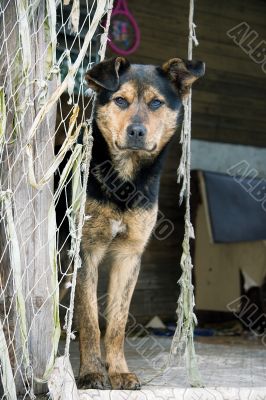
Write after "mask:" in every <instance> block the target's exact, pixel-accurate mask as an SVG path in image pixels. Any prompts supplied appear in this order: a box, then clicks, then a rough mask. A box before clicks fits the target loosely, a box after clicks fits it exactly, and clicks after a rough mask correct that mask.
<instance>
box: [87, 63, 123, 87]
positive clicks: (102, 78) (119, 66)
mask: <svg viewBox="0 0 266 400" xmlns="http://www.w3.org/2000/svg"><path fill="white" fill-rule="evenodd" d="M129 65H130V64H129V62H128V60H127V59H126V58H124V57H116V58H111V59H109V60H106V61H102V62H100V63H99V64H96V65H94V66H93V67H92V68H91V69H90V70H89V71H88V72H87V73H86V75H85V79H86V81H87V84H88V86H89V87H90V88H92V89H93V90H96V91H99V90H101V89H107V90H111V91H115V90H117V88H118V86H119V74H121V72H123V71H125V70H126V69H127V68H128V67H129Z"/></svg>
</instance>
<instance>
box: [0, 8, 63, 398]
mask: <svg viewBox="0 0 266 400" xmlns="http://www.w3.org/2000/svg"><path fill="white" fill-rule="evenodd" d="M28 3H29V7H32V4H31V3H33V1H29V2H28ZM5 4H6V6H5V7H3V9H4V10H5V11H4V14H5V21H7V22H8V23H7V24H6V26H5V30H6V34H5V37H8V41H7V42H6V46H5V47H4V50H3V52H2V53H1V55H0V65H1V68H0V69H1V72H2V75H1V80H2V79H4V75H5V73H7V74H10V72H11V70H7V66H6V60H7V59H8V57H7V53H6V52H8V53H9V54H15V52H14V51H13V50H16V49H17V46H18V45H19V44H20V38H19V31H18V23H17V20H18V16H17V13H16V4H15V2H9V1H5ZM33 9H35V8H34V7H33ZM46 18H47V16H46V5H45V3H44V2H41V3H40V4H39V6H38V12H37V13H36V14H34V26H33V25H31V27H30V34H31V38H32V42H31V43H29V46H30V47H31V69H30V70H31V74H30V76H29V82H31V84H30V85H29V98H28V99H25V93H26V88H25V84H26V83H25V80H24V82H23V79H21V81H19V84H20V86H19V89H18V90H17V92H16V98H15V99H14V97H13V95H14V94H13V93H12V89H11V87H10V85H9V84H8V85H6V84H5V83H4V82H3V81H2V82H0V85H1V84H3V85H4V89H5V94H6V100H7V101H8V102H9V104H10V107H9V108H8V121H9V123H8V125H7V132H6V137H7V138H10V137H12V141H11V142H10V144H9V146H6V147H5V158H3V159H2V160H5V161H3V163H2V166H1V184H2V188H3V189H7V188H9V189H11V191H12V193H13V196H12V205H13V216H14V221H15V226H16V233H17V237H18V242H19V250H20V258H21V269H22V291H23V297H24V300H25V304H26V317H27V347H28V350H29V356H30V365H31V367H32V370H33V374H34V378H38V379H42V378H43V374H44V372H45V369H46V366H47V362H48V360H49V358H50V356H51V349H52V340H53V334H54V331H53V329H54V309H53V300H52V298H51V293H52V291H53V288H52V278H51V276H52V268H53V267H52V266H51V265H50V256H49V237H48V211H49V208H50V206H51V204H52V197H53V180H52V179H51V180H50V182H49V183H48V184H46V185H45V186H44V187H43V189H42V190H41V191H37V190H35V189H34V188H33V187H32V186H31V185H30V184H29V181H28V158H27V156H26V152H25V148H26V144H27V143H28V132H29V129H30V127H31V126H32V122H33V120H34V118H35V116H36V114H37V112H38V110H39V109H40V104H39V100H38V98H39V95H40V92H39V88H38V86H37V84H36V83H33V82H39V81H41V82H42V81H44V80H45V79H46V76H47V66H48V65H47V58H48V54H47V52H48V51H50V49H49V47H48V49H47V39H48V38H47V32H46V28H45V26H44V23H43V21H45V20H46ZM9 34H10V36H9ZM37 44H38V45H37ZM19 46H20V45H19ZM19 57H21V55H20V56H19V55H18V54H16V59H17V61H16V62H18V60H19ZM20 65H22V63H21V62H20ZM17 68H18V67H17ZM12 71H15V69H14V68H13V69H12ZM23 74H24V72H22V71H21V76H23ZM17 79H18V76H11V77H10V80H11V81H12V82H16V80H17ZM6 82H8V80H7V81H6ZM55 85H56V78H55V79H53V80H51V81H48V82H47V90H48V92H47V95H48V96H49V95H50V94H51V92H52V91H53V90H54V88H55ZM30 100H31V101H32V102H33V105H31V106H29V105H28V102H29V101H30ZM14 101H16V104H17V106H20V107H21V109H22V108H23V106H25V114H24V117H23V120H22V122H21V125H20V129H16V131H15V133H14V132H13V133H12V136H10V133H11V132H12V129H13V127H14V125H15V122H16V121H17V119H18V115H15V110H14V108H13V104H14V103H13V102H14ZM55 116H56V109H55V108H54V109H53V110H52V111H51V112H50V113H49V114H48V115H47V118H45V119H44V121H43V123H42V124H41V126H40V127H39V129H38V131H37V133H36V135H35V138H34V139H33V140H32V141H31V145H32V148H33V153H34V170H35V174H36V177H37V181H38V180H39V179H40V178H41V177H42V176H43V174H44V172H45V171H47V168H48V166H50V164H51V162H52V160H53V154H54V151H53V147H54V146H53V140H52V139H51V138H52V134H53V132H54V126H55ZM49 133H50V135H49ZM5 262H6V264H5V266H4V268H6V269H7V270H9V271H10V264H9V260H8V259H6V260H5ZM1 268H2V266H1ZM7 284H8V285H10V287H11V291H12V288H13V287H12V271H10V275H9V280H8V282H7ZM4 294H6V293H4ZM12 301H13V307H12V312H13V317H12V319H11V320H13V321H14V323H15V327H14V337H12V335H11V336H10V337H9V338H8V339H9V341H10V340H11V341H12V344H11V347H13V349H14V353H15V355H16V357H15V363H14V364H13V367H14V370H15V371H16V370H17V372H16V376H15V380H16V388H17V391H18V393H19V394H24V393H25V392H26V391H27V390H28V388H27V379H26V371H25V369H24V367H23V365H22V362H21V361H22V346H24V343H23V338H22V337H21V336H20V332H19V326H18V325H19V324H18V321H19V319H18V315H17V314H16V313H15V307H14V303H15V300H14V297H13V300H12ZM10 329H12V326H11V327H10ZM16 363H17V365H16ZM28 372H29V371H28ZM22 377H23V378H22ZM32 382H33V385H34V390H35V394H38V393H43V392H45V391H47V385H46V384H45V383H39V382H38V383H37V381H35V380H34V379H33V381H32Z"/></svg>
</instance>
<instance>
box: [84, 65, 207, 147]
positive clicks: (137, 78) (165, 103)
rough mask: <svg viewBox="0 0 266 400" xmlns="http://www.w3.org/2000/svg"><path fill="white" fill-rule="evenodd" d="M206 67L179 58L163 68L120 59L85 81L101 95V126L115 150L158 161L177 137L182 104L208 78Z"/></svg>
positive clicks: (99, 67)
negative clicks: (193, 87)
mask: <svg viewBox="0 0 266 400" xmlns="http://www.w3.org/2000/svg"><path fill="white" fill-rule="evenodd" d="M204 70H205V67H204V63H202V62H201V61H197V62H195V61H186V60H182V59H180V58H174V59H171V60H169V61H168V62H166V63H165V64H163V65H162V66H161V67H156V66H152V65H136V64H132V65H131V64H130V63H129V62H128V60H126V59H125V58H122V57H117V58H114V59H110V60H107V61H103V62H101V63H99V64H96V65H95V66H93V68H92V69H91V70H90V71H88V72H87V74H86V76H85V79H86V81H87V83H88V85H89V87H91V88H93V89H94V90H96V91H97V109H96V121H97V124H98V126H99V128H100V130H101V132H102V134H103V135H104V137H105V140H106V141H107V143H108V145H109V148H110V150H111V151H112V152H113V153H116V152H121V151H124V152H145V153H146V154H150V155H155V154H158V153H159V152H160V150H161V149H162V148H163V147H164V145H165V144H166V143H167V142H168V141H169V140H170V138H171V137H172V136H173V134H174V132H175V130H176V127H177V123H178V117H179V116H180V112H181V110H182V100H183V98H184V97H185V96H187V95H188V93H189V89H190V87H191V85H192V83H193V82H194V81H196V80H197V79H198V78H200V77H201V76H203V75H204Z"/></svg>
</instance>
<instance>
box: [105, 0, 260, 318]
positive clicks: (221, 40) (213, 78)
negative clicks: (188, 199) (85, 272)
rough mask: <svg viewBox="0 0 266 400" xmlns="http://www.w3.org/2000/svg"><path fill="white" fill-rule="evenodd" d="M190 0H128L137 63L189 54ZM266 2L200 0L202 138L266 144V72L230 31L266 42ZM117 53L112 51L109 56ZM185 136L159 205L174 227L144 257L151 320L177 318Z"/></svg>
mask: <svg viewBox="0 0 266 400" xmlns="http://www.w3.org/2000/svg"><path fill="white" fill-rule="evenodd" d="M188 3H189V1H188V0H187V1H181V0H164V1H160V0H145V1H143V0H134V1H130V0H128V5H129V9H130V10H131V11H132V13H133V15H134V17H135V18H136V20H137V22H138V24H139V27H140V30H141V44H140V47H139V49H138V50H137V51H136V53H135V54H133V55H132V56H131V57H129V59H130V60H132V62H136V63H152V64H161V63H163V62H164V61H165V60H167V59H170V58H173V57H183V58H185V57H186V54H187V32H188V30H187V19H188ZM265 11H266V3H265V2H264V1H262V0H254V1H251V0H249V1H247V0H231V1H228V0H227V1H226V0H219V1H218V0H200V1H196V2H195V23H196V24H197V37H198V40H199V42H200V46H199V47H198V48H195V50H194V58H197V59H201V60H203V61H205V62H206V76H205V77H204V79H202V80H201V81H199V82H197V83H196V84H195V87H194V90H193V123H192V136H193V138H197V139H206V140H211V141H217V142H219V141H221V142H228V143H241V144H246V145H255V146H266V132H265V125H266V113H265V111H264V104H263V101H264V95H265V89H266V79H265V78H266V76H265V74H264V73H263V71H262V69H261V66H260V65H258V64H256V63H254V62H253V61H252V60H251V59H250V58H249V56H248V55H247V54H245V53H244V52H243V50H241V49H240V48H239V47H238V46H237V45H235V44H234V42H233V41H232V39H230V38H229V37H228V36H227V34H226V32H227V30H229V29H231V28H232V27H234V26H236V25H237V24H239V23H240V22H242V21H246V22H247V23H248V24H249V25H250V27H251V28H252V29H254V30H256V31H257V32H258V34H259V37H260V38H261V40H262V39H266V29H265V22H264V21H265ZM111 54H112V53H111V52H110V51H109V55H111ZM179 152H180V149H179V145H178V134H177V137H176V141H175V143H173V146H172V148H171V151H170V154H169V158H168V162H167V165H166V166H165V171H164V174H163V177H162V184H161V195H160V210H161V211H162V212H163V213H164V215H165V217H166V218H169V219H170V220H171V221H172V222H173V224H174V226H175V230H174V232H173V233H172V234H171V236H170V237H169V238H168V239H166V240H163V241H158V240H157V239H155V238H154V237H153V238H152V240H151V242H150V244H149V246H148V249H147V251H146V253H145V255H144V257H143V263H142V272H141V275H140V279H139V282H138V284H137V289H136V291H135V293H134V297H133V301H132V306H131V311H132V313H133V314H134V316H135V317H137V318H138V319H140V320H142V321H145V320H148V319H149V317H152V316H154V315H159V316H161V317H162V318H164V319H166V320H167V319H174V318H175V308H176V300H177V294H178V291H177V284H176V282H177V279H178V277H179V273H180V268H179V258H180V254H181V241H182V235H183V210H182V209H180V208H179V207H178V187H177V184H176V169H177V166H178V162H179Z"/></svg>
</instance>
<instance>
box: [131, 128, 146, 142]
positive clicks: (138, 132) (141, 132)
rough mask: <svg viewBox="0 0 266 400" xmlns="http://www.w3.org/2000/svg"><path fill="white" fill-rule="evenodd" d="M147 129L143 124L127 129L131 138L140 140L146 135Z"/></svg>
mask: <svg viewBox="0 0 266 400" xmlns="http://www.w3.org/2000/svg"><path fill="white" fill-rule="evenodd" d="M146 132H147V130H146V128H145V126H144V125H142V124H131V125H129V126H128V128H127V134H128V136H129V137H130V138H132V139H135V140H138V139H140V138H143V137H144V136H145V135H146Z"/></svg>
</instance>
